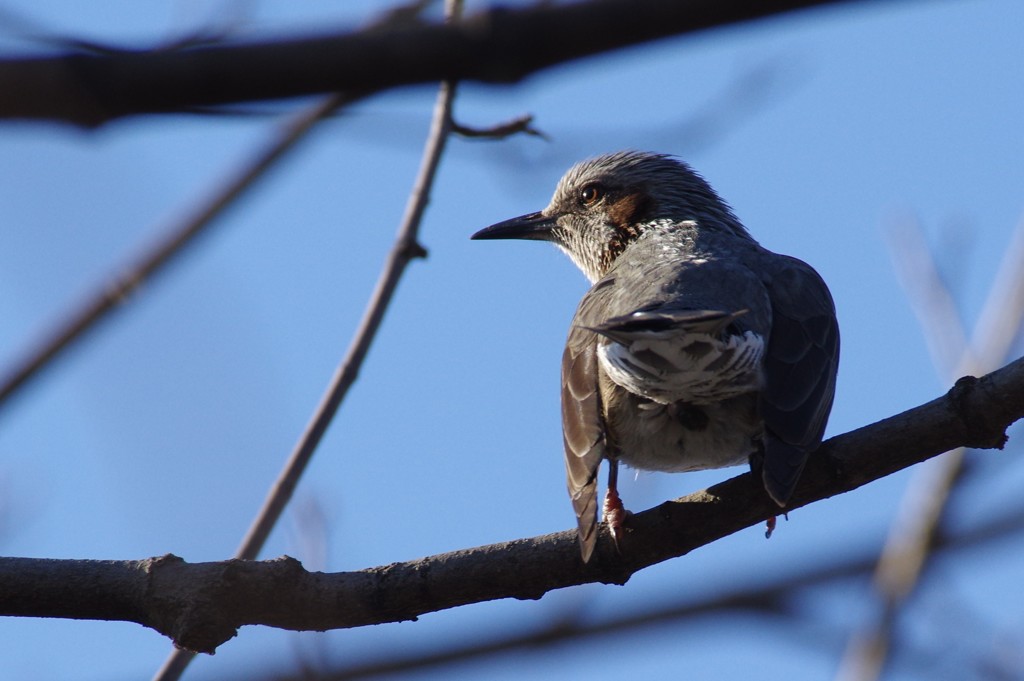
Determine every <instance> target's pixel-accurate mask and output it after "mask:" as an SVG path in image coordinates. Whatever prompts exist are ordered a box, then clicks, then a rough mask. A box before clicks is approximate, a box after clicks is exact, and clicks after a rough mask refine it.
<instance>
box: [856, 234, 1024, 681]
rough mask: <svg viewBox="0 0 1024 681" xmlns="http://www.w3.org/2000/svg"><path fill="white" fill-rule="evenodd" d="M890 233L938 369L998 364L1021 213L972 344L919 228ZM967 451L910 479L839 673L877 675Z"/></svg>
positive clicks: (1023, 291) (1017, 313)
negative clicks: (866, 616) (861, 623)
mask: <svg viewBox="0 0 1024 681" xmlns="http://www.w3.org/2000/svg"><path fill="white" fill-rule="evenodd" d="M894 236H899V237H900V238H899V240H898V242H899V244H900V246H899V247H897V246H894V247H893V252H894V253H893V254H894V261H895V264H896V266H897V269H898V271H899V272H900V274H901V275H902V276H901V279H902V280H903V282H904V286H905V288H906V289H907V290H908V292H909V293H910V294H911V301H912V303H913V306H914V309H915V311H916V312H917V315H918V319H920V320H921V324H922V326H923V327H924V332H925V337H926V338H927V339H929V345H930V346H931V347H932V350H933V356H934V358H935V362H936V365H937V368H938V369H939V371H940V373H942V374H944V375H945V376H946V377H947V379H948V380H952V378H954V377H955V376H957V375H958V374H959V373H961V372H984V371H988V370H991V369H993V368H994V367H997V366H999V365H1001V364H1003V363H1004V362H1005V361H1006V360H1007V359H1008V357H1007V355H1008V354H1009V351H1010V348H1011V347H1012V344H1013V340H1014V339H1015V338H1016V337H1017V335H1018V334H1019V332H1020V329H1021V322H1022V321H1024V219H1022V220H1021V222H1020V223H1019V224H1018V225H1017V229H1016V231H1015V232H1014V236H1013V238H1012V241H1011V243H1010V247H1009V248H1008V249H1007V251H1006V254H1005V255H1004V257H1003V262H1002V264H1001V265H1000V268H999V274H998V275H997V277H996V281H995V282H994V284H993V286H992V290H991V291H990V293H989V296H988V299H987V300H986V302H985V306H984V307H983V309H982V314H981V316H980V317H979V320H978V323H977V326H976V328H975V330H974V334H973V337H972V342H971V344H970V345H968V344H967V341H966V338H967V334H966V332H965V331H964V328H963V326H962V324H961V322H960V315H959V314H957V311H956V305H955V304H954V302H953V296H952V293H951V292H950V291H949V289H948V287H947V286H946V285H945V282H944V281H943V279H942V277H941V276H940V275H939V270H938V267H937V265H936V263H935V261H934V258H933V257H932V256H931V251H930V250H929V248H928V247H927V243H926V241H925V239H924V235H923V234H922V232H921V229H920V226H919V225H917V224H916V223H914V224H910V223H907V224H906V225H905V226H904V227H903V229H901V231H900V232H899V233H898V235H894ZM954 357H956V358H958V359H953V358H954ZM966 454H967V450H966V448H964V447H958V448H956V449H955V450H953V451H951V452H949V453H948V454H946V455H945V456H944V457H942V458H941V459H938V460H936V461H934V462H931V465H930V466H926V467H923V468H921V469H920V470H918V471H917V473H916V474H915V476H914V477H913V478H912V479H911V481H910V485H909V487H908V489H907V491H906V493H905V495H904V498H903V503H902V505H901V508H900V511H899V514H898V515H897V517H896V519H895V520H894V521H893V525H892V528H891V530H890V532H889V536H888V538H887V540H886V543H885V547H884V548H883V550H882V554H881V556H880V557H879V560H878V565H877V568H876V570H875V576H874V588H875V592H876V597H877V600H878V605H879V612H878V613H877V614H876V616H875V621H874V623H873V624H872V625H871V627H870V628H868V629H867V630H866V631H863V632H860V633H858V634H856V635H855V636H853V637H852V638H851V639H850V641H849V643H848V645H847V651H846V654H845V655H844V658H843V661H842V663H841V665H840V669H839V673H838V675H837V678H839V679H842V680H843V681H874V680H875V679H878V678H880V677H881V675H882V671H883V669H884V667H885V664H886V661H887V660H888V658H889V657H890V656H889V653H890V651H891V649H892V643H893V634H894V631H895V628H896V625H897V622H898V619H899V616H900V613H901V611H902V610H903V608H904V606H905V604H906V603H907V601H908V599H909V598H910V596H911V595H912V594H913V592H914V591H915V589H916V587H917V585H918V583H919V581H920V579H921V575H922V573H923V572H924V570H925V568H926V567H927V565H928V563H929V561H930V560H931V554H932V550H933V548H934V546H935V543H936V540H937V537H938V536H939V533H940V532H941V528H942V526H943V521H944V520H945V517H946V509H947V507H948V503H949V500H950V499H951V498H952V496H953V493H954V491H955V489H956V486H957V483H958V482H959V480H960V479H961V476H962V474H963V470H964V463H965V457H966Z"/></svg>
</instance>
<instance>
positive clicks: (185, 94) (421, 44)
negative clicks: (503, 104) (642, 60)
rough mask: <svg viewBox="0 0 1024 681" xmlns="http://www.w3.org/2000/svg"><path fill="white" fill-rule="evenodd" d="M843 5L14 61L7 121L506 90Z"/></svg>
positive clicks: (560, 10) (423, 29) (627, 11)
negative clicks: (335, 96)
mask: <svg viewBox="0 0 1024 681" xmlns="http://www.w3.org/2000/svg"><path fill="white" fill-rule="evenodd" d="M839 2H850V0H762V2H757V3H741V2H721V1H720V0H688V1H687V2H681V1H679V2H664V0H589V1H587V2H577V3H573V4H568V5H548V4H544V5H541V6H534V7H528V8H525V9H515V10H510V9H499V8H495V9H491V10H488V11H485V12H481V13H478V14H476V15H473V16H471V17H468V18H467V19H466V20H464V21H462V22H461V23H460V24H458V25H442V24H429V25H428V24H419V25H415V24H414V25H409V24H407V23H399V24H397V25H394V26H392V27H381V26H374V27H372V28H370V29H367V30H364V31H360V32H356V33H351V34H347V35H331V36H322V37H316V38H306V39H294V40H279V41H271V42H261V43H245V44H223V45H199V46H195V47H189V48H184V49H165V50H154V51H149V52H137V51H120V52H118V51H105V52H102V53H98V52H91V53H83V52H74V53H67V54H60V55H54V56H49V57H42V58H29V59H6V60H0V92H3V93H7V96H4V97H0V118H30V119H50V120H63V121H68V122H73V123H77V124H79V125H84V126H98V125H101V124H103V123H105V122H107V121H110V120H113V119H116V118H119V117H122V116H129V115H135V114H143V113H157V112H181V111H187V110H189V109H192V108H195V107H204V106H215V105H222V104H229V103H237V102H252V101H262V100H269V99H281V98H287V97H296V96H301V95H309V94H314V93H321V92H337V91H347V92H372V91H380V90H384V89H388V88H392V87H397V86H401V85H410V84H414V83H429V82H437V81H441V80H475V81H481V82H487V83H507V82H513V81H517V80H520V79H522V78H524V77H525V76H527V75H529V74H531V73H534V72H535V71H538V70H540V69H543V68H547V67H550V66H553V65H555V64H559V63H563V62H566V61H570V60H573V59H578V58H580V57H586V56H590V55H594V54H598V53H601V52H607V51H610V50H614V49H618V48H622V47H626V46H630V45H637V44H640V43H644V42H648V41H651V40H657V39H659V38H665V37H668V36H673V35H682V34H685V33H690V32H694V31H699V30H703V29H707V28H711V27H714V26H725V25H730V24H734V23H738V22H743V21H750V20H753V19H758V18H762V17H765V16H770V15H774V14H781V13H784V12H789V11H792V10H795V9H800V8H805V7H811V6H815V5H826V4H837V3H839ZM15 93H16V96H15Z"/></svg>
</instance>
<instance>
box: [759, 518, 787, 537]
mask: <svg viewBox="0 0 1024 681" xmlns="http://www.w3.org/2000/svg"><path fill="white" fill-rule="evenodd" d="M782 517H783V518H785V519H786V520H789V514H788V513H786V512H785V511H783V513H782ZM778 518H779V516H777V515H773V516H772V517H771V518H769V519H768V520H767V521H766V522H765V525H766V527H765V531H764V538H765V539H771V538H772V532H774V531H775V526H776V525H777V524H778Z"/></svg>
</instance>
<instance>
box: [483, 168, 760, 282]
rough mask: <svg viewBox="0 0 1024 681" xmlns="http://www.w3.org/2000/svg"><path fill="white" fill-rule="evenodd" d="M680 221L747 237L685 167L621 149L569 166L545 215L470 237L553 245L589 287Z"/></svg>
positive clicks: (527, 217)
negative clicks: (658, 229)
mask: <svg viewBox="0 0 1024 681" xmlns="http://www.w3.org/2000/svg"><path fill="white" fill-rule="evenodd" d="M684 221H693V222H695V223H696V224H697V225H698V226H699V227H700V228H701V229H704V228H707V229H722V230H727V231H732V232H736V233H737V234H742V235H744V236H745V235H746V232H745V230H744V229H743V227H742V225H740V223H739V221H738V220H737V219H736V217H735V216H734V215H733V213H732V211H731V210H730V209H729V207H728V206H727V205H726V204H725V202H724V201H722V199H721V198H719V196H718V195H717V194H716V193H715V191H714V190H713V189H712V188H711V186H710V185H708V183H707V182H706V181H705V180H704V178H702V177H701V176H700V175H698V174H697V173H696V172H694V171H693V170H692V169H691V168H690V167H689V166H688V165H686V164H685V163H683V162H682V161H679V160H677V159H675V158H673V157H671V156H667V155H664V154H653V153H648V152H638V151H620V152H617V153H614V154H607V155H604V156H598V157H596V158H592V159H589V160H586V161H583V162H581V163H578V164H576V165H575V166H573V167H572V168H570V169H569V172H567V173H566V174H565V175H564V176H563V177H562V179H561V180H560V181H559V182H558V186H557V187H556V188H555V195H554V196H553V197H552V198H551V203H550V204H548V207H547V208H545V209H544V210H542V211H540V212H538V213H529V214H527V215H522V216H520V217H517V218H512V219H511V220H505V221H504V222H499V223H498V224H496V225H491V226H490V227H487V228H486V229H482V230H480V231H479V232H477V233H476V234H474V235H473V236H472V238H473V239H534V240H540V241H551V242H553V243H554V244H555V245H557V246H558V247H560V248H561V249H562V250H564V251H565V252H566V253H567V254H568V255H569V257H570V258H572V260H573V262H575V263H576V265H577V267H579V268H580V269H581V270H583V273H584V274H585V275H586V276H587V278H588V279H590V280H591V281H592V282H593V281H597V280H598V279H600V278H601V277H603V276H604V275H605V273H607V272H608V269H609V268H610V267H611V266H612V264H613V263H614V262H615V260H616V258H618V257H619V255H621V254H622V252H623V251H625V250H626V249H627V248H628V247H629V246H630V245H631V244H632V243H633V242H635V241H636V240H637V239H638V238H640V236H642V235H643V234H644V232H645V231H646V230H647V229H648V228H649V227H651V226H653V225H659V224H674V223H679V222H684Z"/></svg>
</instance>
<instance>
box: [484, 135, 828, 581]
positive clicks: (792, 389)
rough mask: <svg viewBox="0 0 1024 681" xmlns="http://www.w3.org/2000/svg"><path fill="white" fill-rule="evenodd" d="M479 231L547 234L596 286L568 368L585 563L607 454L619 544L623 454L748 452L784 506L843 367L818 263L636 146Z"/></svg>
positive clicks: (584, 305) (566, 434) (655, 461)
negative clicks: (763, 233) (757, 231)
mask: <svg viewBox="0 0 1024 681" xmlns="http://www.w3.org/2000/svg"><path fill="white" fill-rule="evenodd" d="M471 238H472V239H477V240H485V239H528V240H539V241H548V242H553V243H554V244H555V245H556V246H558V247H559V248H560V249H561V250H562V251H564V252H565V253H566V254H567V255H568V256H569V258H570V259H571V260H572V261H573V262H574V263H575V264H576V266H577V267H578V268H579V269H580V270H582V272H583V274H584V275H585V276H586V277H587V279H588V280H589V281H590V283H591V288H590V289H589V291H587V293H586V294H585V295H584V296H583V298H582V300H581V301H580V303H579V307H578V308H577V310H576V313H575V316H574V317H573V320H572V323H571V325H570V328H569V333H568V338H567V340H566V345H565V350H564V353H563V355H562V367H561V380H562V385H561V403H562V431H563V445H564V452H565V468H566V476H567V486H568V492H569V496H570V498H571V500H572V505H573V508H574V510H575V513H576V519H577V534H578V539H579V548H580V555H581V558H582V559H583V562H584V563H586V562H589V560H590V558H591V556H592V555H593V553H594V550H595V546H596V542H597V538H598V528H599V526H600V523H599V520H598V515H597V513H598V508H597V476H598V471H599V468H600V466H601V464H602V462H603V461H608V464H609V471H608V475H607V492H606V494H605V499H604V504H603V514H604V518H605V520H606V521H607V523H608V525H609V527H610V530H611V536H612V539H613V540H614V544H615V547H616V549H617V550H618V549H619V545H620V538H621V537H622V536H623V528H624V524H625V523H626V522H627V512H626V511H625V509H624V507H623V504H622V501H621V499H620V498H619V495H618V489H617V484H618V483H617V481H618V466H619V464H620V463H621V464H624V465H626V466H629V467H631V468H635V469H639V470H649V471H662V472H685V471H695V470H703V469H712V468H723V467H727V466H735V465H742V464H744V463H746V464H748V465H750V467H751V471H752V472H753V473H754V474H755V475H757V476H759V477H760V482H761V483H762V485H763V487H764V491H765V492H766V493H767V495H768V496H769V497H770V498H771V500H772V501H774V502H775V504H776V505H777V506H778V507H779V508H780V509H785V508H786V504H787V502H788V501H789V500H790V498H791V497H792V495H793V492H794V489H795V487H796V485H797V481H798V480H799V478H800V475H801V473H802V471H803V469H804V466H805V464H806V462H807V459H808V456H809V455H810V454H811V453H812V452H814V450H815V449H817V448H818V446H819V445H820V443H821V440H822V435H823V433H824V431H825V426H826V424H827V421H828V416H829V412H830V411H831V409H832V402H833V398H834V395H835V386H836V374H837V371H838V365H839V326H838V321H837V319H836V312H835V304H834V303H833V300H832V296H831V293H830V292H829V289H828V287H827V285H826V284H825V282H824V280H823V279H822V278H821V276H820V275H819V274H818V273H817V272H816V271H815V270H814V269H813V268H812V267H811V266H810V265H808V264H806V263H805V262H803V261H801V260H798V259H796V258H793V257H790V256H786V255H780V254H777V253H773V252H772V251H769V250H767V249H766V248H764V247H762V246H761V245H760V244H759V243H758V242H757V241H756V240H755V239H754V238H753V237H752V236H751V235H750V233H749V232H748V231H747V229H746V228H745V227H744V226H743V224H742V223H741V222H740V220H739V219H738V218H737V217H736V215H735V214H734V212H733V210H732V208H730V207H729V205H728V204H727V203H726V202H725V201H724V200H723V199H722V198H721V197H719V195H718V194H717V193H716V192H715V190H714V189H712V187H711V185H710V184H708V182H707V181H706V180H705V179H704V178H703V177H702V176H701V175H699V174H698V173H697V172H696V171H694V170H693V169H692V168H691V167H690V166H689V165H688V164H686V163H685V162H683V161H681V160H679V159H678V158H676V157H674V156H671V155H668V154H661V153H653V152H642V151H620V152H616V153H610V154H605V155H602V156H597V157H594V158H591V159H588V160H584V161H582V162H580V163H577V164H576V165H574V166H573V167H572V168H571V169H569V171H568V172H566V174H565V175H564V176H563V177H562V179H561V180H560V181H559V182H558V185H557V187H556V189H555V192H554V196H553V197H552V199H551V202H550V203H549V204H548V206H547V207H546V208H544V209H543V210H541V211H539V212H534V213H529V214H526V215H522V216H520V217H516V218H512V219H511V220H505V221H502V222H499V223H497V224H494V225H491V226H490V227H486V228H484V229H482V230H480V231H478V232H476V233H475V234H473V235H472V237H471ZM773 527H774V522H773V519H770V520H769V525H768V528H769V534H770V531H771V529H772V528H773Z"/></svg>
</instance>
